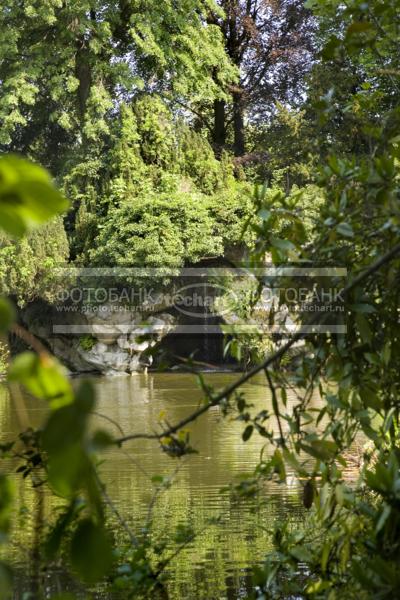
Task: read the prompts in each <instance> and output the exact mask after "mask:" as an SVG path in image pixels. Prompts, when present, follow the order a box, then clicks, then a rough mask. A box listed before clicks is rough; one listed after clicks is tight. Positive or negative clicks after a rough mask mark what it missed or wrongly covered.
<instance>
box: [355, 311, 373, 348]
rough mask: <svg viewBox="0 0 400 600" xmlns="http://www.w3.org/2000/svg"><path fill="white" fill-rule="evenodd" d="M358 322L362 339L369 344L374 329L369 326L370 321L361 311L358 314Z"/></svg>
mask: <svg viewBox="0 0 400 600" xmlns="http://www.w3.org/2000/svg"><path fill="white" fill-rule="evenodd" d="M356 323H357V329H358V331H359V332H360V335H361V339H362V341H363V342H365V343H366V344H369V343H370V342H371V340H372V336H373V334H372V330H371V327H370V326H369V323H368V321H367V319H366V318H365V317H364V316H363V315H362V314H360V313H357V314H356Z"/></svg>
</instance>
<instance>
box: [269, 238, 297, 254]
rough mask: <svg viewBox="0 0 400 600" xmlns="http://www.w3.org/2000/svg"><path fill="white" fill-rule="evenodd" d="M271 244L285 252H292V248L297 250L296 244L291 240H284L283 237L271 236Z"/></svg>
mask: <svg viewBox="0 0 400 600" xmlns="http://www.w3.org/2000/svg"><path fill="white" fill-rule="evenodd" d="M271 244H272V245H273V247H274V248H277V249H278V250H283V251H285V252H290V251H291V250H295V249H296V246H295V245H294V244H293V243H292V242H291V241H289V240H282V239H281V238H277V237H271Z"/></svg>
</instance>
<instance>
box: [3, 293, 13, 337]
mask: <svg viewBox="0 0 400 600" xmlns="http://www.w3.org/2000/svg"><path fill="white" fill-rule="evenodd" d="M14 320H15V309H14V307H13V305H12V304H11V302H10V301H9V300H7V299H6V298H0V332H2V331H7V330H8V329H9V327H10V325H11V323H12V322H13V321H14Z"/></svg>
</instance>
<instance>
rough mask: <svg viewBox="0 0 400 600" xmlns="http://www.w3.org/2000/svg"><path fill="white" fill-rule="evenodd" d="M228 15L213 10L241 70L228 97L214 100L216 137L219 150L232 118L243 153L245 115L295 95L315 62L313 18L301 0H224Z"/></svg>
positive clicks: (263, 113)
mask: <svg viewBox="0 0 400 600" xmlns="http://www.w3.org/2000/svg"><path fill="white" fill-rule="evenodd" d="M219 4H220V6H221V8H222V9H223V10H224V15H223V16H220V15H219V14H215V13H214V14H213V15H211V16H210V17H209V19H208V20H209V22H211V23H213V24H216V25H218V27H219V28H220V30H221V32H222V35H223V39H224V42H225V49H226V53H227V55H228V56H229V58H230V59H231V61H232V63H233V64H234V65H235V66H236V67H237V69H238V71H239V81H238V82H237V83H236V84H234V85H230V86H229V94H230V102H228V103H227V102H226V100H225V99H223V98H216V99H215V100H214V118H213V121H214V127H213V139H214V143H215V145H216V147H217V152H218V153H220V152H221V149H223V148H224V147H225V145H226V143H227V138H228V129H229V127H230V124H232V129H233V150H234V154H235V155H236V156H242V155H243V154H244V153H245V147H246V140H245V119H246V118H248V119H249V120H250V121H257V122H259V121H261V120H264V119H265V118H266V117H268V116H270V115H271V114H272V113H273V112H274V103H275V102H276V101H278V100H279V101H281V102H283V101H293V100H294V99H296V98H298V97H299V95H300V94H301V92H302V89H303V85H304V81H303V79H304V74H305V73H306V72H307V71H308V69H309V68H310V65H311V60H312V53H313V43H312V37H313V29H314V21H313V19H312V17H311V14H310V12H309V11H308V10H307V9H306V8H305V5H304V2H303V1H302V0H283V1H279V2H268V1H266V0H220V2H219Z"/></svg>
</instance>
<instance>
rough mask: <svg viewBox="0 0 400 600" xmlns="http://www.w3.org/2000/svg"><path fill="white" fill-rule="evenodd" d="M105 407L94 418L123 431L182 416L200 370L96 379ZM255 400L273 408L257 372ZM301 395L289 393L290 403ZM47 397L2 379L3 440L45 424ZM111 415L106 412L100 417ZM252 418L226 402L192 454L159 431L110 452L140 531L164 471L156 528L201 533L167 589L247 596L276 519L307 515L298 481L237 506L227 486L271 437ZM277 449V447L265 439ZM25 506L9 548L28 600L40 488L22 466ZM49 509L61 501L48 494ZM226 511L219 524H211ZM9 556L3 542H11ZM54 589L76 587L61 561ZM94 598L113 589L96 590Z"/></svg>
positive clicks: (122, 507)
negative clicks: (162, 441)
mask: <svg viewBox="0 0 400 600" xmlns="http://www.w3.org/2000/svg"><path fill="white" fill-rule="evenodd" d="M237 376H238V375H237V374H232V373H210V374H207V375H205V378H206V381H207V382H208V383H210V384H211V385H213V386H214V387H216V388H220V387H222V386H225V385H227V384H228V383H230V382H231V381H232V380H233V379H234V378H236V377H237ZM94 383H95V386H96V390H97V398H98V401H97V407H96V412H97V413H98V414H95V415H93V417H92V421H93V423H92V424H93V427H102V428H105V429H108V430H110V431H112V432H113V433H114V434H115V435H118V436H119V435H120V433H121V432H118V429H117V427H116V426H115V425H114V424H112V423H111V422H110V421H109V420H107V419H106V418H104V417H108V418H109V419H112V420H113V421H115V422H116V423H118V424H119V426H120V427H121V429H122V431H123V432H124V433H125V434H127V433H132V432H152V431H153V430H154V429H155V427H156V426H157V422H158V420H159V418H160V413H163V415H164V417H165V418H167V420H168V422H170V423H176V422H178V421H180V420H181V419H182V418H184V417H185V416H186V415H188V414H189V413H190V412H192V411H193V409H195V408H196V407H197V406H199V403H201V401H202V399H203V394H202V392H201V390H200V388H199V385H198V383H197V380H196V377H195V376H193V375H191V374H183V373H154V374H141V375H135V376H133V377H117V378H116V377H115V378H104V377H102V378H96V379H94ZM243 391H244V392H245V395H246V400H247V401H248V402H250V403H253V404H254V409H253V410H254V411H258V410H260V409H262V408H266V409H271V404H270V396H269V393H268V390H267V388H266V386H265V381H264V379H263V377H258V378H255V379H254V380H253V381H252V382H250V383H248V384H246V385H245V386H244V388H243ZM292 401H294V398H293V397H292V398H291V397H290V396H289V399H288V403H289V405H290V403H291V402H292ZM46 411H47V409H46V405H45V404H44V403H43V402H40V401H38V400H36V399H34V398H32V397H29V396H27V395H26V394H23V393H21V390H20V389H11V390H10V389H8V388H6V387H3V388H2V390H1V392H0V427H1V438H2V441H6V440H9V439H12V438H13V437H15V435H16V434H17V433H18V431H21V429H23V428H24V427H25V426H26V425H30V426H32V427H37V426H39V425H40V424H41V423H42V422H43V419H44V418H45V414H46ZM100 415H103V416H100ZM243 429H244V424H243V423H240V422H238V421H235V420H233V419H231V418H229V417H228V418H223V417H222V415H221V411H220V409H219V408H217V407H215V408H213V409H211V410H210V411H209V412H208V413H207V414H205V415H203V416H202V417H201V418H200V419H199V420H198V421H197V422H196V423H194V424H191V426H190V432H191V444H192V446H194V447H195V448H196V449H197V450H198V454H193V455H189V456H187V457H185V458H184V459H173V458H170V457H168V456H167V455H166V454H165V453H163V452H162V451H161V450H160V447H159V445H158V444H157V442H155V441H152V440H137V441H131V442H129V443H127V444H125V445H124V446H123V449H122V450H120V449H118V448H115V449H113V450H111V451H108V452H107V453H106V454H105V455H104V457H103V458H104V462H103V463H102V465H101V467H100V472H101V476H102V479H103V481H104V482H105V483H106V485H107V491H108V494H109V496H110V497H111V498H112V500H113V502H114V503H115V506H116V507H117V508H118V510H119V511H120V513H121V514H123V515H124V517H125V518H126V521H127V522H128V523H129V524H130V526H131V527H132V528H133V529H136V530H139V529H140V527H141V525H142V524H144V523H145V522H146V520H147V518H148V511H149V503H150V502H151V500H152V498H153V497H154V491H155V484H154V483H153V482H152V477H153V476H155V475H162V476H167V475H172V474H173V473H175V476H174V482H173V485H172V486H171V488H170V489H169V490H168V491H164V492H162V493H161V494H159V495H158V496H157V499H156V501H155V502H154V506H153V509H152V516H153V536H154V537H166V536H172V535H174V532H175V531H176V528H177V526H179V525H184V526H187V525H190V526H191V527H192V528H193V529H194V530H196V531H197V532H199V533H198V536H197V537H196V539H195V540H194V541H193V542H192V543H190V544H189V545H188V546H187V547H186V548H185V549H184V550H183V551H182V552H181V553H180V554H179V555H178V556H177V557H176V558H175V559H174V560H173V561H172V562H171V563H170V568H169V573H168V575H169V577H168V585H167V587H168V595H169V598H171V599H173V600H181V599H182V600H183V599H185V600H186V599H187V600H192V599H193V600H197V599H204V600H214V599H215V600H217V599H218V600H219V599H221V600H222V599H225V598H230V599H231V598H232V599H233V598H234V599H237V598H246V597H248V595H249V593H250V591H251V589H252V588H251V567H252V566H253V565H254V564H256V563H259V562H261V561H262V559H263V556H264V554H265V552H266V551H267V550H268V549H270V548H271V533H270V529H271V528H272V527H273V524H274V522H275V521H276V520H277V519H290V520H291V521H292V522H293V523H294V524H296V523H300V522H301V521H302V519H303V516H304V514H303V509H302V505H301V489H300V488H299V486H298V484H296V483H295V482H293V484H292V485H291V484H290V483H289V484H285V485H280V484H273V483H268V484H266V485H265V488H264V490H263V497H262V501H263V502H262V505H261V506H260V507H259V508H258V509H257V510H255V509H254V508H255V507H254V503H247V504H246V503H244V504H243V503H242V504H240V506H239V505H237V503H235V502H234V501H233V499H232V497H231V496H230V495H229V494H228V493H222V492H221V488H223V487H224V486H227V485H228V484H229V483H230V482H232V481H234V480H235V479H237V477H238V476H240V474H242V473H249V472H251V471H252V469H253V468H254V467H255V465H256V464H257V461H258V460H259V457H260V452H261V451H262V449H263V447H264V446H265V439H263V438H261V437H259V436H258V435H253V436H252V438H251V439H250V440H249V441H248V442H246V443H244V442H243V441H242V439H241V433H242V431H243ZM265 452H268V446H266V448H265ZM2 469H3V471H4V470H8V471H9V472H12V471H13V470H14V471H15V466H13V464H12V463H11V462H8V463H6V464H4V463H3V466H2ZM14 477H15V481H16V486H17V490H18V494H19V507H20V508H21V509H22V510H21V511H20V512H21V514H22V518H23V521H24V522H23V523H22V524H21V523H19V522H18V519H20V516H19V517H18V519H17V518H16V522H17V524H16V525H15V530H14V535H13V545H12V546H11V549H10V548H8V550H7V551H8V554H9V556H8V558H9V559H10V560H12V561H13V562H14V563H15V564H16V565H17V569H18V573H19V574H20V575H19V576H18V577H17V585H16V595H15V598H16V599H18V600H20V599H21V600H22V598H23V592H24V591H26V590H27V589H29V549H30V545H31V542H32V511H33V509H34V505H35V493H34V492H33V490H32V489H31V488H30V484H29V482H25V483H23V482H22V480H21V477H20V476H19V475H14ZM45 504H46V506H45V515H46V517H49V516H51V515H52V514H53V516H54V510H55V507H54V506H52V505H51V504H50V501H49V499H48V498H47V499H46V502H45ZM212 517H220V518H221V521H220V522H219V524H211V525H210V524H208V522H209V520H210V518H212ZM3 555H4V551H3ZM43 577H44V578H45V587H46V588H47V590H48V597H49V598H51V596H52V594H53V593H54V591H56V590H59V591H61V590H66V589H74V590H75V588H74V587H73V584H71V583H69V582H68V581H67V580H66V579H65V578H64V577H63V576H62V575H58V574H57V572H56V570H55V571H54V572H49V573H46V574H44V575H43ZM71 586H72V587H71ZM94 597H99V598H105V597H107V596H104V595H102V594H101V593H100V592H99V594H98V595H97V594H95V596H94Z"/></svg>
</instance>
